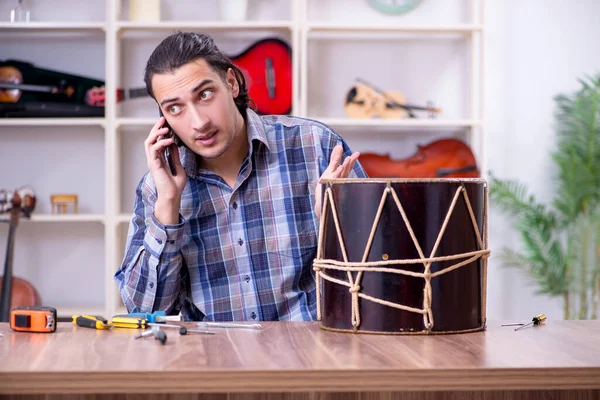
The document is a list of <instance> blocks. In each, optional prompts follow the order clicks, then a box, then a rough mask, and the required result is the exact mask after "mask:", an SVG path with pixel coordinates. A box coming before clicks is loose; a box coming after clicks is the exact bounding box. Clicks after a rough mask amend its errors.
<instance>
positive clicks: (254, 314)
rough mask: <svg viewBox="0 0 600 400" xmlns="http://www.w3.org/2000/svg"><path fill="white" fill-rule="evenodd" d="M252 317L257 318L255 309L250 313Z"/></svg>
mask: <svg viewBox="0 0 600 400" xmlns="http://www.w3.org/2000/svg"><path fill="white" fill-rule="evenodd" d="M250 317H252V319H256V313H255V312H254V311H252V314H250Z"/></svg>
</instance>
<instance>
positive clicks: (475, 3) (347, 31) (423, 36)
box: [0, 0, 487, 316]
mask: <svg viewBox="0 0 600 400" xmlns="http://www.w3.org/2000/svg"><path fill="white" fill-rule="evenodd" d="M103 1H104V3H105V7H106V18H105V19H106V20H105V21H100V22H66V23H62V22H47V23H46V22H31V23H18V24H11V23H7V22H2V23H0V32H4V33H7V32H9V33H14V34H22V33H26V34H27V35H28V37H30V36H31V37H35V35H36V34H46V33H47V32H49V31H50V32H67V33H72V32H80V33H90V32H91V33H93V34H98V33H99V34H101V35H103V38H104V42H105V49H104V51H105V54H106V57H105V77H104V80H105V87H106V107H105V117H104V118H72V119H71V118H52V119H0V134H1V132H2V130H3V129H7V128H9V127H50V128H53V129H54V130H55V131H59V130H60V129H61V128H62V127H65V126H76V127H99V128H100V129H102V130H103V132H104V136H103V139H102V140H103V143H104V148H103V151H104V166H103V178H104V184H103V186H104V213H103V214H97V213H85V214H80V215H72V216H56V215H48V214H34V215H33V217H32V218H31V220H29V221H27V222H26V223H28V224H31V223H38V222H44V223H46V222H48V223H59V224H62V223H66V222H68V223H74V222H77V223H82V224H86V223H90V224H96V223H101V224H102V225H103V231H104V238H103V243H104V254H103V256H104V273H103V276H104V289H103V290H104V296H103V297H104V303H103V304H98V305H97V306H93V307H79V306H75V307H72V306H70V305H64V306H61V304H60V303H61V301H60V299H57V300H56V302H55V303H56V304H49V305H56V306H57V308H58V309H59V313H60V314H61V315H62V316H70V315H71V314H72V313H76V312H87V313H96V314H102V315H105V316H111V315H114V314H116V313H119V312H123V311H124V309H123V306H122V304H121V301H120V299H119V297H118V294H117V291H116V286H115V284H114V278H113V276H114V273H115V271H116V269H117V267H118V265H119V264H120V262H121V258H122V256H123V254H122V248H123V246H124V243H123V241H124V239H125V238H124V237H123V231H124V228H125V227H126V224H127V223H128V222H129V220H130V218H131V210H130V209H126V207H125V206H122V204H123V200H122V199H123V197H124V196H123V195H124V194H127V193H129V192H130V191H133V189H134V188H130V187H129V188H123V187H122V182H123V178H122V177H123V175H124V174H125V173H126V172H127V171H125V170H124V168H123V166H122V160H123V157H126V155H125V156H124V155H123V154H127V152H126V150H127V149H124V148H123V143H122V141H123V139H124V138H125V137H126V135H128V134H129V131H130V130H134V131H138V132H142V133H144V132H146V130H147V129H149V128H150V126H152V125H153V124H154V123H155V122H156V118H155V117H154V113H152V114H149V115H151V116H149V115H148V114H146V115H145V116H144V115H135V114H132V113H128V112H125V111H124V110H123V107H122V106H121V105H119V104H117V99H116V92H117V88H120V87H122V81H123V80H124V79H125V75H126V74H125V73H126V72H127V71H125V69H126V67H125V66H126V65H127V62H128V59H127V57H129V56H130V55H129V54H125V53H124V51H125V48H127V49H131V47H127V46H131V44H130V43H129V42H127V41H128V40H129V41H133V40H131V39H129V37H130V36H129V35H131V34H133V35H140V34H141V35H154V36H152V37H153V38H154V40H153V43H154V45H156V43H158V41H159V40H160V39H161V38H162V37H164V36H165V35H167V34H168V33H170V32H172V31H174V30H177V29H181V30H185V29H189V30H195V31H205V32H207V33H209V34H213V35H214V36H215V38H216V40H217V43H219V38H220V37H221V36H223V35H228V34H230V33H237V34H240V33H241V34H244V33H253V34H256V35H260V34H262V33H269V32H270V33H273V34H278V35H283V36H284V37H286V38H288V39H289V43H290V45H291V47H292V52H293V53H292V57H293V79H294V82H293V90H294V93H293V111H292V114H294V115H297V116H302V117H308V118H312V119H316V120H319V121H322V122H324V123H326V124H328V125H330V126H331V127H332V128H334V129H336V130H338V131H339V132H341V133H342V135H344V133H345V132H351V131H353V130H359V131H360V130H362V131H364V130H368V131H369V132H378V131H382V132H387V131H390V130H392V131H394V132H396V133H399V134H395V136H394V137H391V138H392V139H393V140H398V141H402V140H403V135H402V133H405V132H406V133H413V132H414V131H418V132H422V131H426V132H428V133H429V134H432V135H435V134H437V133H440V132H442V130H451V131H453V132H459V133H460V134H463V135H464V136H465V137H466V139H467V141H468V142H469V143H470V145H471V147H472V149H473V151H474V153H475V155H476V158H477V161H478V165H479V167H480V170H481V171H482V173H483V175H484V176H485V171H486V170H487V164H486V157H485V151H484V149H485V132H484V115H483V104H482V99H483V98H484V96H483V81H484V79H483V73H484V69H483V52H484V45H483V33H484V29H485V26H484V20H483V7H484V0H464V2H463V4H464V5H465V7H466V8H467V10H465V11H466V14H468V15H469V17H468V18H465V21H462V22H459V23H454V24H448V23H442V24H437V23H430V22H429V21H423V22H422V23H416V22H414V21H415V20H416V19H417V17H415V16H412V17H411V18H410V20H409V22H405V18H404V17H403V16H396V17H389V18H388V17H385V20H384V21H383V22H382V21H380V20H379V19H377V21H375V22H370V23H369V22H368V21H369V20H368V19H365V20H366V21H367V22H365V21H355V20H347V21H338V20H331V21H328V20H313V18H311V11H310V9H311V8H310V3H311V2H314V1H319V2H323V3H322V4H324V3H327V2H329V1H337V2H338V3H339V2H340V0H289V3H287V7H289V19H288V18H285V17H284V18H281V17H279V18H278V19H273V20H249V21H246V22H224V21H219V20H214V21H193V20H192V21H189V20H188V21H177V20H166V21H162V22H160V23H137V22H130V21H126V20H123V19H122V15H123V7H124V6H125V5H126V0H124V3H123V4H122V3H121V1H120V0H103ZM165 1H166V2H167V1H169V0H165ZM286 1H287V0H286ZM457 1H460V0H457ZM358 2H362V0H354V1H352V2H350V4H354V3H358ZM363 3H364V2H363ZM170 4H172V3H170ZM345 4H346V3H344V5H345ZM284 5H285V4H284ZM197 7H200V8H201V7H202V5H197ZM369 12H371V13H373V14H377V13H378V12H377V11H376V10H372V9H371V10H370V11H369ZM382 18H383V17H382ZM444 38H449V39H448V40H452V41H456V40H460V41H463V43H464V44H465V46H466V47H467V48H468V49H469V51H468V52H467V53H468V54H467V57H468V59H467V60H466V61H465V62H464V65H466V66H467V67H468V69H469V71H468V73H467V74H466V75H467V76H468V78H466V79H463V80H464V81H465V86H466V87H465V92H466V93H467V96H466V97H468V99H469V100H468V107H467V108H468V110H467V112H466V113H464V114H465V115H447V116H444V117H443V118H438V119H402V120H391V119H373V120H356V119H348V118H345V117H343V116H340V115H343V114H342V113H341V112H340V110H339V109H338V110H335V111H331V110H328V109H323V110H322V111H320V112H319V113H318V114H319V115H309V108H310V107H309V105H310V104H312V103H311V102H312V101H313V100H312V99H311V98H310V97H311V91H310V90H309V88H310V87H311V84H313V83H312V82H314V80H315V76H314V74H313V73H310V71H311V66H312V67H313V70H314V68H315V62H316V60H314V59H311V57H310V54H311V46H313V45H317V46H318V43H319V42H320V41H322V40H325V41H328V42H330V41H336V42H340V43H352V41H355V40H358V41H365V40H369V41H374V42H375V41H380V43H381V47H380V50H378V51H380V52H383V53H385V48H386V46H387V44H389V43H393V41H396V40H399V41H402V42H403V43H409V42H410V41H411V40H413V39H417V40H418V41H419V42H420V43H421V42H422V41H426V40H436V41H439V40H440V39H441V40H445V39H444ZM248 41H249V40H248V39H247V38H246V42H248ZM386 41H387V42H386ZM453 43H454V42H453ZM126 44H127V46H126ZM248 44H249V43H248ZM381 49H384V50H381ZM361 56H362V57H364V55H361ZM144 61H145V60H144ZM318 61H319V62H320V60H318ZM339 61H340V65H341V66H343V68H344V69H345V68H351V65H350V66H349V65H348V64H349V63H346V62H345V61H344V60H339ZM136 76H137V78H136V79H137V80H136V81H137V82H139V84H138V85H137V86H140V85H141V72H138V73H137V75H136ZM425 79H438V77H436V76H432V77H426V78H425ZM440 79H442V78H440ZM322 89H323V90H326V89H327V88H322ZM147 104H151V103H150V102H148V103H144V105H147ZM153 110H154V111H155V108H153ZM144 135H145V133H144ZM141 137H142V136H141ZM140 146H141V141H140ZM140 177H141V176H140ZM140 177H137V178H140ZM129 207H131V206H129ZM24 221H26V220H24ZM57 235H60V233H57ZM72 245H73V244H72V243H65V246H72ZM82 261H84V260H82Z"/></svg>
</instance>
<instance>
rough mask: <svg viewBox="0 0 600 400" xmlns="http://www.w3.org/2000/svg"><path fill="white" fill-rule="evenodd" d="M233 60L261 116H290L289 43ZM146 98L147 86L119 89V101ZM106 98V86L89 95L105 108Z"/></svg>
mask: <svg viewBox="0 0 600 400" xmlns="http://www.w3.org/2000/svg"><path fill="white" fill-rule="evenodd" d="M230 58H231V61H232V62H233V64H234V65H236V66H237V67H238V68H239V69H240V71H241V72H242V74H243V75H244V78H245V80H246V86H247V87H248V94H249V95H250V98H251V99H252V101H253V102H254V104H255V106H256V112H257V113H259V114H288V113H289V112H290V111H291V110H292V56H291V49H290V47H289V46H288V44H287V43H286V42H284V41H283V40H280V39H276V38H267V39H262V40H259V41H258V42H255V43H253V44H252V45H251V46H250V47H248V48H247V49H246V50H244V51H243V52H241V53H239V54H237V55H234V56H230ZM143 96H149V93H148V92H147V90H146V88H145V87H140V88H133V89H119V90H118V91H117V102H121V101H123V100H127V99H133V98H136V97H143ZM105 99H106V95H105V92H104V88H103V87H99V88H93V89H91V90H89V91H88V92H87V93H86V104H88V105H91V106H104V102H105Z"/></svg>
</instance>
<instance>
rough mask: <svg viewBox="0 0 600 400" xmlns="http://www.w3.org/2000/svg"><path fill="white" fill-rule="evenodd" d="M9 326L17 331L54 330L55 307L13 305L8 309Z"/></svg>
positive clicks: (43, 331)
mask: <svg viewBox="0 0 600 400" xmlns="http://www.w3.org/2000/svg"><path fill="white" fill-rule="evenodd" d="M10 328H11V329H12V330H13V331H18V332H41V333H51V332H54V331H56V308H54V307H15V308H13V309H12V310H10Z"/></svg>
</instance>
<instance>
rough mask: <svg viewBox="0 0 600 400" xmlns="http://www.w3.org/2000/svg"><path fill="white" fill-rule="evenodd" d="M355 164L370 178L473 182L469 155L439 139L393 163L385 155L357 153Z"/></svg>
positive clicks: (472, 160)
mask: <svg viewBox="0 0 600 400" xmlns="http://www.w3.org/2000/svg"><path fill="white" fill-rule="evenodd" d="M358 161H359V162H360V163H361V165H362V166H363V168H364V169H365V172H366V173H367V175H368V176H369V177H371V178H377V177H379V178H477V177H479V169H478V168H477V163H476V160H475V156H474V155H473V152H472V151H471V149H470V148H469V146H467V145H466V144H465V143H464V142H462V141H460V140H457V139H451V138H448V139H440V140H436V141H433V142H431V143H429V144H427V145H425V146H422V145H419V146H417V151H416V152H415V154H413V155H412V156H410V157H407V158H404V159H400V160H393V159H392V158H391V157H390V155H389V154H385V155H381V154H374V153H361V155H360V157H359V158H358Z"/></svg>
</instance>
